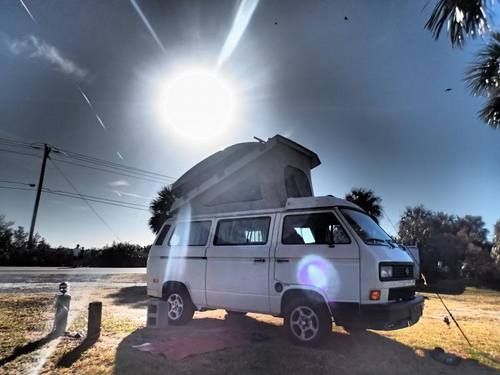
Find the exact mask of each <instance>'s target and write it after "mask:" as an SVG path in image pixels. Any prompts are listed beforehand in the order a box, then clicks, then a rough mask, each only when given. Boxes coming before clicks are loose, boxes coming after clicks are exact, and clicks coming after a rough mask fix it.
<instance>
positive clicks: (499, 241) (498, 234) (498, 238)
mask: <svg viewBox="0 0 500 375" xmlns="http://www.w3.org/2000/svg"><path fill="white" fill-rule="evenodd" d="M493 233H494V235H493V247H492V249H491V257H492V258H493V260H494V261H495V263H496V264H497V265H498V266H500V220H498V221H497V222H496V223H495V227H494V228H493Z"/></svg>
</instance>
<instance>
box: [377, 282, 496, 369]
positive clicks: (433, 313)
mask: <svg viewBox="0 0 500 375" xmlns="http://www.w3.org/2000/svg"><path fill="white" fill-rule="evenodd" d="M424 295H425V296H427V297H428V298H429V300H427V301H426V303H425V312H424V316H423V318H422V319H421V320H420V322H419V323H418V324H417V325H415V326H413V327H410V328H407V329H402V330H398V331H393V332H384V333H382V332H381V334H383V335H385V336H387V337H390V338H393V339H395V340H397V341H399V342H402V343H404V344H406V345H409V346H411V347H414V348H422V349H433V348H434V347H436V346H439V347H442V348H443V349H445V350H446V351H449V352H452V353H455V354H458V355H460V356H461V357H463V358H471V359H475V360H478V361H479V362H480V363H483V364H485V365H488V366H491V367H494V368H497V369H500V313H499V310H500V293H499V292H495V291H491V290H482V289H475V288H468V289H467V290H466V291H465V293H463V294H461V295H456V296H450V295H442V296H441V298H442V299H443V301H444V303H445V304H446V305H447V306H448V308H449V309H450V311H451V312H452V314H453V316H454V317H455V318H456V319H457V321H458V323H459V324H460V326H461V327H462V330H463V331H464V333H465V335H466V336H467V337H468V339H469V340H470V341H471V343H472V345H473V346H472V347H470V346H469V344H468V343H467V341H466V340H465V339H464V337H463V336H462V334H461V333H460V331H459V330H458V329H457V327H456V326H455V324H454V323H453V322H452V323H451V325H450V327H449V328H448V327H447V325H446V324H445V323H444V321H443V319H444V317H445V316H448V317H449V314H448V313H447V311H446V309H445V308H444V306H443V304H442V303H441V302H440V301H439V299H438V298H437V296H436V295H435V294H424ZM450 321H451V319H450Z"/></svg>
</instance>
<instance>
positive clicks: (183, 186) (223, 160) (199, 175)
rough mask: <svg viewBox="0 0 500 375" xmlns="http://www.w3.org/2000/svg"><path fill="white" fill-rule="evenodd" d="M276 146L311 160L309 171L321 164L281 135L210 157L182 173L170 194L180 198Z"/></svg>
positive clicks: (301, 147) (315, 155)
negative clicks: (286, 147) (227, 170)
mask: <svg viewBox="0 0 500 375" xmlns="http://www.w3.org/2000/svg"><path fill="white" fill-rule="evenodd" d="M278 144H284V145H286V146H288V147H290V148H293V149H294V150H296V151H298V152H300V153H302V154H304V155H306V156H308V157H309V158H310V160H311V169H313V168H315V167H317V166H318V165H320V164H321V161H320V160H319V157H318V155H317V154H316V153H315V152H313V151H311V150H309V149H307V148H305V147H304V146H302V145H300V144H298V143H296V142H294V141H292V140H290V139H288V138H285V137H283V136H281V135H275V136H274V137H272V138H269V139H268V140H267V142H245V143H237V144H235V145H232V146H229V147H227V148H225V149H224V150H222V151H219V152H216V153H215V154H213V155H210V156H209V157H207V158H206V159H204V160H202V161H201V162H199V163H198V164H196V165H195V166H194V167H192V168H191V169H189V170H188V171H187V172H186V173H184V174H183V175H182V176H181V177H180V178H179V179H178V180H177V181H176V182H175V183H174V184H173V185H172V192H173V193H174V195H176V196H177V197H181V196H183V195H185V194H186V193H187V192H189V191H191V190H193V189H195V188H197V187H199V186H200V185H201V184H202V183H204V182H205V181H207V180H209V179H210V178H212V177H213V176H216V175H219V174H221V172H222V173H223V171H224V170H225V169H227V168H228V167H235V166H238V168H241V167H243V166H244V165H245V164H246V163H248V162H250V161H252V160H255V159H256V158H257V157H258V156H259V155H261V154H263V153H265V152H267V151H269V150H270V149H271V148H273V147H276V146H277V145H278Z"/></svg>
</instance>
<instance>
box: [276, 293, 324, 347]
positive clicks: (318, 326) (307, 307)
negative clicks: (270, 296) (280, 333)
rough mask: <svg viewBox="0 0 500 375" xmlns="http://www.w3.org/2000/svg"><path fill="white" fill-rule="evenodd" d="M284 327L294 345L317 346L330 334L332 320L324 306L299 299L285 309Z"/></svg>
mask: <svg viewBox="0 0 500 375" xmlns="http://www.w3.org/2000/svg"><path fill="white" fill-rule="evenodd" d="M284 325H285V329H286V331H287V335H288V337H289V338H290V339H291V340H292V341H293V342H294V343H295V344H299V345H307V346H318V345H319V344H321V343H322V342H323V340H324V339H325V337H326V336H327V334H328V333H329V332H331V330H332V319H331V317H330V313H329V312H328V309H327V308H326V306H325V305H324V304H319V303H314V302H312V301H309V300H307V299H299V300H295V301H292V303H290V304H289V306H288V307H287V309H286V312H285V321H284Z"/></svg>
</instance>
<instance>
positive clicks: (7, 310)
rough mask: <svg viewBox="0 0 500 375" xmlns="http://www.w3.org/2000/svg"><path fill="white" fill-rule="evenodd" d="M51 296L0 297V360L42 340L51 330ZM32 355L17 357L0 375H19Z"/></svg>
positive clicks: (2, 368)
mask: <svg viewBox="0 0 500 375" xmlns="http://www.w3.org/2000/svg"><path fill="white" fill-rule="evenodd" d="M53 302H54V296H53V295H51V294H47V293H45V294H41V293H40V294H36V295H18V294H0V360H1V359H2V358H5V357H7V356H9V355H11V354H12V353H13V351H14V349H15V348H16V347H18V346H22V345H24V344H26V343H27V342H30V341H33V340H38V339H40V338H42V337H44V336H45V335H46V334H47V333H48V332H49V331H50V330H51V328H52V326H51V323H50V322H51V319H52V316H51V313H52V304H53ZM34 361H35V356H34V355H31V356H26V355H25V356H21V357H19V358H18V359H16V360H15V361H13V362H11V363H7V364H5V365H4V366H3V367H1V368H0V373H21V369H22V368H24V367H26V366H30V365H31V364H32V363H33V362H34Z"/></svg>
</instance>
